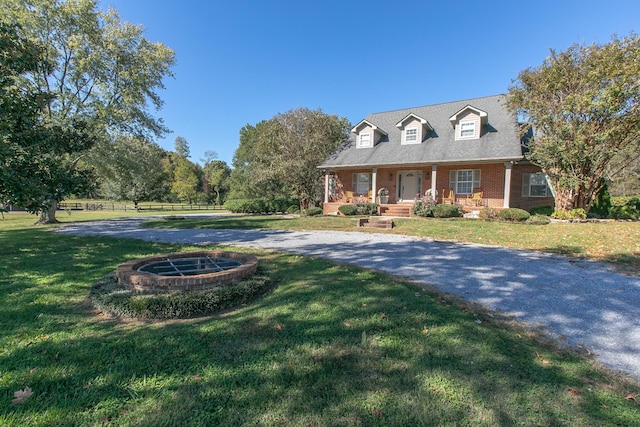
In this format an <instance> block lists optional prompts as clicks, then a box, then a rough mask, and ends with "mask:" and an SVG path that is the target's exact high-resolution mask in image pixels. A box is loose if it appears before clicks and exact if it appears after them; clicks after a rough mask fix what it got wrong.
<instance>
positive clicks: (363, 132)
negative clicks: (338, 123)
mask: <svg viewBox="0 0 640 427" xmlns="http://www.w3.org/2000/svg"><path fill="white" fill-rule="evenodd" d="M351 132H353V133H354V134H355V144H356V148H372V147H373V146H375V145H376V144H377V143H379V142H380V140H382V139H383V138H384V137H386V136H387V133H386V132H385V131H383V130H382V129H380V128H379V127H378V126H376V125H374V124H373V123H371V122H369V121H367V120H363V121H361V122H360V123H358V124H357V125H355V126H354V127H353V129H351Z"/></svg>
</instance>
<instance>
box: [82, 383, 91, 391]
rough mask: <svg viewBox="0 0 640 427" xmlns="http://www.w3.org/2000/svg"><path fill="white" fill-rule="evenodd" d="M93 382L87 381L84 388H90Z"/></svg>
mask: <svg viewBox="0 0 640 427" xmlns="http://www.w3.org/2000/svg"><path fill="white" fill-rule="evenodd" d="M92 385H93V384H91V381H89V382H88V383H86V384H85V385H83V386H82V388H83V389H85V390H86V389H88V388H90V387H91V386H92Z"/></svg>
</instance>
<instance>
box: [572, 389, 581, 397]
mask: <svg viewBox="0 0 640 427" xmlns="http://www.w3.org/2000/svg"><path fill="white" fill-rule="evenodd" d="M569 394H570V395H572V396H580V395H581V394H582V392H581V391H580V390H578V389H577V388H569Z"/></svg>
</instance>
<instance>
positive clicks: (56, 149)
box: [0, 23, 93, 213]
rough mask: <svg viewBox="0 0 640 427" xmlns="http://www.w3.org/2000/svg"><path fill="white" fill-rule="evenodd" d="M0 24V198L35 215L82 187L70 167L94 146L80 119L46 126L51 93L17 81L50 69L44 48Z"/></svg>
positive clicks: (82, 179) (83, 179)
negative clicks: (44, 114)
mask: <svg viewBox="0 0 640 427" xmlns="http://www.w3.org/2000/svg"><path fill="white" fill-rule="evenodd" d="M18 30H19V28H18V27H15V26H10V25H6V24H2V23H0V200H1V201H2V202H3V203H9V204H16V205H19V206H21V207H24V208H25V209H27V210H28V211H29V212H32V213H37V212H42V211H44V210H47V209H48V208H49V207H50V204H49V201H50V200H51V199H52V198H60V197H62V196H64V195H65V194H69V193H72V192H74V191H77V190H79V189H81V188H84V187H86V186H87V185H88V183H89V176H88V174H87V173H84V172H82V171H79V170H78V169H76V168H75V164H76V163H77V161H78V157H76V156H75V154H76V153H78V152H83V151H84V150H86V149H87V148H89V147H90V146H91V145H92V144H93V138H91V137H90V133H89V132H88V130H87V127H86V124H85V123H84V122H83V121H79V120H73V121H69V122H68V123H65V124H59V123H51V122H50V121H48V120H47V119H46V117H45V116H43V114H42V112H43V111H44V110H45V109H46V108H47V105H48V104H49V103H50V101H51V98H52V95H51V94H48V93H44V92H42V91H40V90H38V89H37V88H22V87H20V86H19V85H17V84H16V82H17V81H18V80H19V79H20V78H21V77H22V76H24V75H26V74H30V73H34V72H43V73H46V72H47V71H46V70H48V69H49V65H48V64H47V63H46V61H45V60H44V49H43V48H42V46H40V45H38V44H37V43H33V42H31V41H29V40H27V39H25V38H23V37H20V35H19V31H18Z"/></svg>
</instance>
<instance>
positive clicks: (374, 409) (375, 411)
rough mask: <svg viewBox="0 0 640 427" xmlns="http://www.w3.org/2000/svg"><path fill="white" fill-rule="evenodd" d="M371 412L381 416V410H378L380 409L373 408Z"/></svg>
mask: <svg viewBox="0 0 640 427" xmlns="http://www.w3.org/2000/svg"><path fill="white" fill-rule="evenodd" d="M373 413H374V414H376V417H378V418H382V412H380V409H378V408H373Z"/></svg>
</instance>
